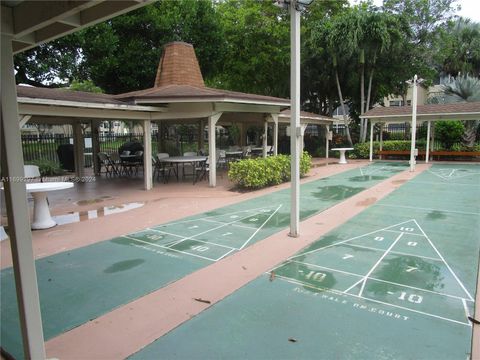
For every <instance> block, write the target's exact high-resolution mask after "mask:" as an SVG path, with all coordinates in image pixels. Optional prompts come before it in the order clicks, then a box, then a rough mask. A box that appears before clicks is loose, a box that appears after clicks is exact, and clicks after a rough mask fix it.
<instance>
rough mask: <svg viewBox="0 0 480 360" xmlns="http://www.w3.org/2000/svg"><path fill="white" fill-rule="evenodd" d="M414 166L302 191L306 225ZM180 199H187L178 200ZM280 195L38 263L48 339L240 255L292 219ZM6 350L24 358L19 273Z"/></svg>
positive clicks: (6, 300) (5, 310)
mask: <svg viewBox="0 0 480 360" xmlns="http://www.w3.org/2000/svg"><path fill="white" fill-rule="evenodd" d="M406 168H407V166H406V165H405V164H399V163H375V164H372V165H369V166H365V167H363V168H360V169H354V170H350V171H346V172H343V173H340V174H337V175H334V176H331V177H328V178H324V179H320V180H316V181H312V182H309V183H306V184H304V185H302V186H301V208H300V217H301V219H305V218H307V217H309V216H311V215H313V214H316V213H318V212H320V211H323V210H325V209H327V208H329V207H331V206H333V205H335V204H337V203H338V202H340V201H342V200H344V199H347V198H349V197H351V196H353V195H355V194H357V193H359V192H361V191H363V190H365V189H367V188H369V187H371V186H373V185H375V184H377V183H379V182H380V181H383V180H385V179H387V178H389V177H390V176H392V175H394V174H396V173H398V172H400V171H403V170H405V169H406ZM179 201H181V200H179ZM289 208H290V191H289V190H281V191H277V192H274V193H271V194H267V195H264V196H260V197H258V198H255V199H252V200H248V201H244V202H242V203H238V204H235V205H231V206H227V207H224V208H220V209H216V210H214V211H210V212H208V213H205V214H201V215H197V216H193V217H189V218H186V219H183V220H181V221H176V222H172V223H168V224H163V225H158V226H154V227H152V228H148V229H145V230H144V231H141V232H137V233H134V234H128V235H125V236H121V237H118V238H114V239H112V240H109V241H103V242H100V243H97V244H93V245H90V246H86V247H83V248H80V249H75V250H71V251H67V252H63V253H60V254H56V255H52V256H49V257H46V258H43V259H40V260H37V261H36V267H37V276H38V284H39V292H40V303H41V311H42V317H43V326H44V334H45V339H47V340H48V339H51V338H53V337H55V336H57V335H59V334H61V333H63V332H65V331H67V330H69V329H72V328H74V327H76V326H79V325H81V324H83V323H85V322H88V321H89V320H91V319H94V318H96V317H98V316H101V315H103V314H105V313H107V312H109V311H111V310H113V309H115V308H117V307H119V306H121V305H123V304H126V303H128V302H130V301H133V300H134V299H137V298H139V297H141V296H144V295H146V294H148V293H150V292H152V291H155V290H157V289H159V288H161V287H163V286H165V285H167V284H169V283H171V282H173V281H176V280H178V279H180V278H182V277H184V276H185V275H188V274H190V273H192V272H194V271H196V270H198V269H200V268H202V267H204V266H207V265H209V264H211V263H212V262H215V261H218V260H220V259H222V258H224V257H226V256H228V255H231V254H233V253H235V252H238V251H240V250H241V249H243V248H245V247H246V246H249V245H251V244H253V243H255V242H257V241H259V240H262V239H264V238H266V237H268V236H270V235H272V234H274V233H276V232H278V231H280V230H281V229H284V228H286V227H288V225H289V221H290V210H289ZM0 280H1V289H2V291H1V346H2V347H3V348H4V349H6V351H8V352H9V353H11V354H12V355H14V356H16V357H17V358H22V357H23V356H22V347H21V337H20V330H19V325H18V310H17V305H16V300H15V291H14V281H13V270H12V269H11V268H9V269H5V270H2V272H1V279H0Z"/></svg>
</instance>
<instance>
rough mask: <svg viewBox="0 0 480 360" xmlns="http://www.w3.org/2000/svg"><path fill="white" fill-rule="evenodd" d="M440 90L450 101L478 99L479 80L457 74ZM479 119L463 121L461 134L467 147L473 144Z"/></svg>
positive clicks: (479, 91) (479, 96) (479, 123)
mask: <svg viewBox="0 0 480 360" xmlns="http://www.w3.org/2000/svg"><path fill="white" fill-rule="evenodd" d="M442 91H443V93H444V94H445V95H448V96H449V98H447V99H450V101H451V102H474V101H480V80H479V79H477V78H475V77H472V76H469V75H466V76H458V77H457V78H456V79H455V80H454V81H452V82H450V83H449V84H447V85H443V86H442ZM479 125H480V120H472V121H464V126H465V132H464V134H463V136H462V140H463V143H464V144H465V145H466V146H468V147H473V146H474V145H475V140H476V135H477V129H478V126H479Z"/></svg>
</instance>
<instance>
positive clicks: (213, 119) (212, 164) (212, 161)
mask: <svg viewBox="0 0 480 360" xmlns="http://www.w3.org/2000/svg"><path fill="white" fill-rule="evenodd" d="M220 116H222V113H217V114H214V115H212V116H210V117H209V118H208V157H209V165H208V168H209V174H208V175H209V177H208V183H209V186H210V187H215V186H217V160H216V159H217V156H216V155H217V154H216V139H215V125H216V124H217V121H218V119H220Z"/></svg>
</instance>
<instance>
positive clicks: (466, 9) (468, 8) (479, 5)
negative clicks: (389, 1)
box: [349, 0, 480, 23]
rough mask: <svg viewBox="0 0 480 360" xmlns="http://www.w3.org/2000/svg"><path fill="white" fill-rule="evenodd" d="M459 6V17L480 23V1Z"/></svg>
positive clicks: (461, 1)
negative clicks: (460, 7)
mask: <svg viewBox="0 0 480 360" xmlns="http://www.w3.org/2000/svg"><path fill="white" fill-rule="evenodd" d="M349 1H350V3H351V4H353V3H358V2H359V0H349ZM373 2H374V3H375V4H376V5H378V6H381V5H382V3H383V1H382V0H374V1H373ZM457 4H459V5H461V6H462V10H460V12H458V14H457V15H460V16H462V17H465V18H470V19H471V20H472V21H475V22H479V23H480V0H458V1H457Z"/></svg>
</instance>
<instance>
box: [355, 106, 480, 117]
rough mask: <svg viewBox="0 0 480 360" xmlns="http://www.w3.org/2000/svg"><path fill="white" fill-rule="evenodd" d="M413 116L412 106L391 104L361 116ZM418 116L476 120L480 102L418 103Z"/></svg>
mask: <svg viewBox="0 0 480 360" xmlns="http://www.w3.org/2000/svg"><path fill="white" fill-rule="evenodd" d="M411 116H412V107H411V106H390V107H376V108H373V109H370V110H369V111H367V112H366V113H365V114H363V115H362V116H360V117H361V118H368V119H372V120H374V119H381V120H384V121H393V120H400V119H403V121H408V119H409V118H411ZM417 117H418V118H420V119H422V118H423V119H426V120H427V119H429V120H441V119H452V120H475V119H478V118H480V102H468V103H467V102H465V103H452V104H428V105H418V106H417Z"/></svg>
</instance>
